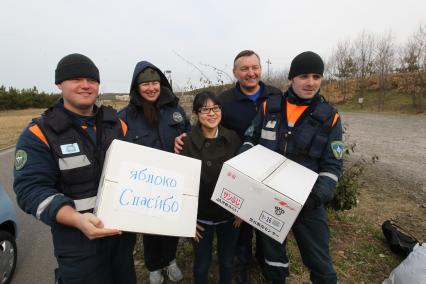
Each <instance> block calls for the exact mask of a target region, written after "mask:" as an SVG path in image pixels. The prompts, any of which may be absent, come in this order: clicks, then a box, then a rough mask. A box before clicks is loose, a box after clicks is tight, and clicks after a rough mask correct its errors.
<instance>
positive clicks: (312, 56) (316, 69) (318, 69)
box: [288, 51, 324, 80]
mask: <svg viewBox="0 0 426 284" xmlns="http://www.w3.org/2000/svg"><path fill="white" fill-rule="evenodd" d="M310 73H313V74H320V75H321V76H322V75H323V73H324V62H323V61H322V59H321V57H320V56H319V55H318V54H316V53H315V52H312V51H305V52H302V53H300V54H299V55H297V56H296V57H295V58H294V59H293V61H292V62H291V65H290V72H289V73H288V79H290V80H291V79H293V78H294V77H296V76H299V75H302V74H310Z"/></svg>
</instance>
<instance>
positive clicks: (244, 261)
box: [235, 222, 264, 280]
mask: <svg viewBox="0 0 426 284" xmlns="http://www.w3.org/2000/svg"><path fill="white" fill-rule="evenodd" d="M253 231H254V232H255V233H256V252H255V256H256V259H257V260H258V262H259V265H260V266H261V267H264V256H263V247H262V245H261V241H260V238H261V235H262V233H260V232H259V231H257V230H254V229H253V227H252V226H251V225H249V224H247V223H246V222H242V223H241V226H240V236H239V238H238V242H237V246H236V248H235V257H236V272H237V274H240V275H242V274H248V272H249V271H250V265H251V259H252V256H253V252H252V239H253ZM247 280H248V279H247Z"/></svg>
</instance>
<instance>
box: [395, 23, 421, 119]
mask: <svg viewBox="0 0 426 284" xmlns="http://www.w3.org/2000/svg"><path fill="white" fill-rule="evenodd" d="M399 61H400V67H399V71H400V72H401V73H402V74H401V77H402V85H401V87H400V88H401V91H402V92H403V93H407V94H409V95H410V96H411V98H412V104H413V106H414V107H415V109H416V111H417V112H418V113H421V112H424V111H425V107H424V102H423V101H424V98H423V97H424V96H425V95H426V25H420V26H419V28H418V30H417V31H416V32H415V33H414V34H413V35H412V36H411V37H409V39H408V40H407V42H406V44H405V45H404V46H403V47H402V48H401V49H400V55H399Z"/></svg>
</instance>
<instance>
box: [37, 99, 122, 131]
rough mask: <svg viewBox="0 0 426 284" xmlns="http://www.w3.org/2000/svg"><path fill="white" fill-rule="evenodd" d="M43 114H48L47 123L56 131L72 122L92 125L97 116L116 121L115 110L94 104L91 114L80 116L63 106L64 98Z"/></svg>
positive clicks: (61, 129)
mask: <svg viewBox="0 0 426 284" xmlns="http://www.w3.org/2000/svg"><path fill="white" fill-rule="evenodd" d="M54 109H56V111H53V110H54ZM43 115H44V116H49V118H50V123H49V124H50V125H51V127H52V128H53V129H54V130H55V131H57V132H61V131H64V130H65V129H68V127H71V125H72V124H74V125H77V126H81V125H86V126H94V125H95V124H96V119H98V118H100V119H102V121H103V122H115V121H116V115H115V111H114V110H113V109H112V108H106V109H104V107H102V109H100V108H98V107H97V106H96V105H94V106H93V115H91V116H82V115H79V114H76V113H74V112H72V111H69V110H67V109H66V108H65V107H64V100H63V99H62V98H61V99H60V100H58V101H57V102H56V103H55V104H54V105H53V106H52V107H50V108H49V109H48V110H47V111H46V112H45V113H44V114H43Z"/></svg>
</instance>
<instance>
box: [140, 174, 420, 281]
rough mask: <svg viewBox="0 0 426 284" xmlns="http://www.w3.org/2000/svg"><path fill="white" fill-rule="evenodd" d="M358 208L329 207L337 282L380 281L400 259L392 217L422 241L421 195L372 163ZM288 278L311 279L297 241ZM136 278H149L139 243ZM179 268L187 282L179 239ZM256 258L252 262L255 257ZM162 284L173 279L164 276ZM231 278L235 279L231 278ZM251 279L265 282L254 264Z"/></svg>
mask: <svg viewBox="0 0 426 284" xmlns="http://www.w3.org/2000/svg"><path fill="white" fill-rule="evenodd" d="M363 180H364V185H363V187H362V189H361V193H360V196H359V204H358V207H356V208H354V209H352V210H349V211H345V212H329V224H330V233H331V244H330V245H331V253H332V257H333V262H334V266H335V269H336V272H337V274H338V277H339V283H382V281H383V280H384V279H385V278H386V277H387V276H388V275H389V273H390V272H391V271H392V269H393V268H395V267H396V266H397V265H398V264H399V263H400V262H401V261H402V258H401V257H400V256H398V255H396V254H394V253H393V252H392V251H391V250H390V249H389V247H388V245H387V244H386V242H385V239H384V237H383V233H382V231H381V224H382V223H383V222H384V221H385V220H387V219H395V220H396V221H397V222H398V223H399V224H401V225H402V226H403V227H404V228H406V229H408V230H409V231H410V232H412V233H413V234H414V235H415V236H416V237H417V238H418V239H419V240H423V241H424V240H426V209H425V208H424V207H423V206H420V205H419V203H420V204H422V201H421V200H418V199H415V198H413V197H411V196H409V195H407V194H405V193H404V191H403V189H404V188H407V187H410V186H413V185H412V184H410V182H404V181H398V180H391V179H389V178H388V177H386V173H383V172H380V171H379V170H378V169H376V168H374V167H372V168H371V169H370V171H369V172H367V173H366V174H365V175H364V177H363ZM288 251H289V259H290V277H289V279H288V281H287V283H290V284H291V283H310V281H309V271H308V270H307V269H306V268H305V267H304V266H303V264H302V261H301V258H300V255H299V251H298V248H297V245H296V242H295V240H294V238H293V237H292V235H291V234H290V237H289V241H288ZM135 258H136V266H137V271H138V283H147V280H148V273H147V270H146V268H145V266H144V262H143V248H142V242H140V241H139V242H138V245H137V248H136V255H135ZM177 259H178V264H179V265H180V267H181V269H182V271H183V273H184V276H185V278H184V280H183V281H182V282H181V283H191V275H192V246H191V244H190V242H189V241H188V240H183V241H182V240H181V242H180V243H179V246H178V252H177ZM254 262H255V261H254ZM209 274H210V275H209V283H217V281H218V267H217V255H216V254H214V255H213V264H212V267H211V268H210V273H209ZM165 283H171V282H170V281H168V282H167V281H166V282H165ZM233 283H234V282H233ZM250 283H252V284H261V283H265V279H264V278H263V277H262V275H261V272H260V269H259V267H258V266H257V265H255V266H254V267H253V268H252V279H251V282H250Z"/></svg>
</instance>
